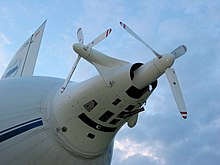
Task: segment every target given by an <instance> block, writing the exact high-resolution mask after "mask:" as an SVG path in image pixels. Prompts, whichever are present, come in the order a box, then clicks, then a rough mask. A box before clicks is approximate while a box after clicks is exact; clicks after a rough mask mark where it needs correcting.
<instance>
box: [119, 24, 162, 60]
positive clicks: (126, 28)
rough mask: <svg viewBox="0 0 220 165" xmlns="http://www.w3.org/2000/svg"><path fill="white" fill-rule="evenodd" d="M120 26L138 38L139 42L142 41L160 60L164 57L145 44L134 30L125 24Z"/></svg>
mask: <svg viewBox="0 0 220 165" xmlns="http://www.w3.org/2000/svg"><path fill="white" fill-rule="evenodd" d="M120 25H121V26H122V27H123V28H124V29H125V30H126V31H127V32H128V33H129V34H131V35H132V36H133V37H134V38H136V39H137V40H138V41H140V42H141V43H142V44H144V45H145V46H146V47H147V48H149V49H150V50H151V51H152V52H153V53H154V54H155V55H156V56H157V57H158V58H161V57H162V56H161V55H160V54H159V53H157V52H156V51H155V50H154V49H152V48H151V47H150V46H149V45H148V44H147V43H145V42H144V41H143V40H142V39H141V38H140V37H139V36H138V35H137V34H136V33H135V32H134V31H133V30H131V29H130V28H129V27H128V26H127V25H126V24H124V23H123V22H120Z"/></svg>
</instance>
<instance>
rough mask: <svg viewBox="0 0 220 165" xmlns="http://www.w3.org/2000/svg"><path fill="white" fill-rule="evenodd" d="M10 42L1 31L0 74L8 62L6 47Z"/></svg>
mask: <svg viewBox="0 0 220 165" xmlns="http://www.w3.org/2000/svg"><path fill="white" fill-rule="evenodd" d="M10 44H11V41H10V39H9V38H8V37H7V36H6V35H5V34H3V33H1V32H0V75H2V73H3V71H4V70H5V68H6V66H7V63H8V60H7V56H6V52H5V47H6V46H8V45H10Z"/></svg>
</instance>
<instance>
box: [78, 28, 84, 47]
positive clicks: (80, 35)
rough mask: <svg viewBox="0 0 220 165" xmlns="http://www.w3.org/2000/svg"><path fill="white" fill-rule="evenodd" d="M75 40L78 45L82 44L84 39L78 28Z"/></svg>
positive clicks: (80, 29)
mask: <svg viewBox="0 0 220 165" xmlns="http://www.w3.org/2000/svg"><path fill="white" fill-rule="evenodd" d="M77 39H78V41H79V43H81V44H83V42H84V38H83V32H82V28H79V29H78V30H77Z"/></svg>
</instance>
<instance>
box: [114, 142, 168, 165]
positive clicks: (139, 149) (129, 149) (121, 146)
mask: <svg viewBox="0 0 220 165" xmlns="http://www.w3.org/2000/svg"><path fill="white" fill-rule="evenodd" d="M159 148H161V146H159V145H158V146H151V145H149V144H147V143H145V142H143V143H138V142H136V141H134V140H131V139H129V138H125V139H122V140H115V149H116V150H119V151H120V152H121V161H124V160H126V159H128V158H130V157H133V156H136V155H139V156H144V157H147V158H149V159H151V160H152V161H156V162H159V163H160V164H165V160H164V159H163V158H161V157H159V156H158V155H157V150H158V149H159Z"/></svg>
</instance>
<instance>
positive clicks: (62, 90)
mask: <svg viewBox="0 0 220 165" xmlns="http://www.w3.org/2000/svg"><path fill="white" fill-rule="evenodd" d="M80 58H81V57H80V56H79V55H78V57H77V59H76V61H75V63H74V64H73V66H72V69H71V71H70V72H69V74H68V76H67V78H66V79H65V81H64V83H63V86H62V88H61V93H63V92H64V90H65V89H66V86H67V84H68V83H69V81H70V79H71V77H72V75H73V72H74V71H75V69H76V66H77V64H78V63H79V60H80Z"/></svg>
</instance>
